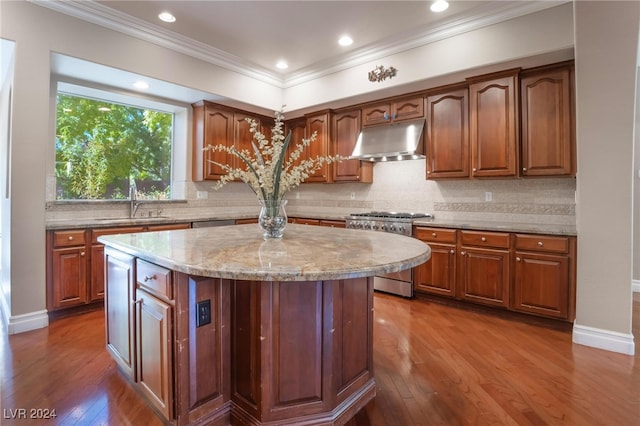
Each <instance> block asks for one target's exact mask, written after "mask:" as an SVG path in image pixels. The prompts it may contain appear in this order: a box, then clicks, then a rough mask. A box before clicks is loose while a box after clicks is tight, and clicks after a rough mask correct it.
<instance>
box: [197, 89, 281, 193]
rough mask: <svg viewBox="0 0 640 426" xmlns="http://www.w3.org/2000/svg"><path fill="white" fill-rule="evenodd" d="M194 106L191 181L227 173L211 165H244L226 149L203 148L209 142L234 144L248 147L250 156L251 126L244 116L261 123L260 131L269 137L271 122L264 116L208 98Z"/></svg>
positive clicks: (237, 146) (217, 176)
mask: <svg viewBox="0 0 640 426" xmlns="http://www.w3.org/2000/svg"><path fill="white" fill-rule="evenodd" d="M192 107H193V162H192V178H193V180H194V181H202V180H218V179H220V178H221V177H222V176H224V175H226V174H227V172H225V171H224V170H223V169H222V167H220V166H217V165H215V164H213V163H212V162H211V161H215V162H216V163H220V164H226V165H229V166H230V167H233V168H244V167H245V166H244V163H243V161H242V160H241V159H240V158H238V157H237V156H235V155H232V154H227V153H226V152H213V151H203V148H205V147H207V146H208V145H214V146H215V145H224V146H227V147H235V148H236V149H237V150H239V151H242V150H247V151H249V152H250V153H251V154H252V155H253V148H252V147H251V141H252V140H253V133H251V131H250V128H251V125H250V124H249V123H248V122H247V120H246V119H247V118H253V119H254V120H256V121H257V122H258V123H260V130H261V131H262V132H263V133H264V134H265V137H267V138H270V137H271V129H270V128H269V127H268V125H266V126H265V125H262V123H263V122H264V123H267V124H268V123H270V122H269V121H268V120H267V119H265V118H263V117H261V116H258V115H253V114H249V113H247V112H244V111H239V110H234V109H233V108H227V107H224V106H221V105H217V104H213V103H211V102H207V101H201V102H198V103H195V104H193V105H192Z"/></svg>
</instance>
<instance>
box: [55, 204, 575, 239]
mask: <svg viewBox="0 0 640 426" xmlns="http://www.w3.org/2000/svg"><path fill="white" fill-rule="evenodd" d="M288 215H289V217H304V218H310V219H325V220H345V219H346V218H348V217H349V215H348V214H331V213H313V212H303V211H298V210H295V211H292V212H288ZM255 217H256V215H255V214H237V213H236V214H234V213H233V212H230V213H229V214H215V215H212V216H207V217H202V216H181V217H162V216H160V217H150V218H135V219H130V218H98V219H95V218H85V219H78V218H74V219H63V220H49V221H47V223H46V229H47V230H56V229H80V228H103V227H114V226H138V225H140V226H149V225H158V224H171V223H190V222H204V221H214V220H234V219H249V218H255ZM413 225H414V226H426V227H439V228H455V229H476V230H482V231H499V232H523V233H534V234H549V235H567V236H575V235H577V230H576V226H575V225H559V224H543V223H529V222H526V223H525V222H510V221H500V222H492V221H486V220H469V219H465V220H456V219H440V218H437V217H436V218H435V219H433V220H426V219H415V220H414V221H413Z"/></svg>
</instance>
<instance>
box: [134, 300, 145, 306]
mask: <svg viewBox="0 0 640 426" xmlns="http://www.w3.org/2000/svg"><path fill="white" fill-rule="evenodd" d="M142 302H144V299H138V300H136V301H135V302H133V303H135V304H136V305H141V304H142Z"/></svg>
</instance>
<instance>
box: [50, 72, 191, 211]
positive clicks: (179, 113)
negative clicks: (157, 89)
mask: <svg viewBox="0 0 640 426" xmlns="http://www.w3.org/2000/svg"><path fill="white" fill-rule="evenodd" d="M58 92H63V93H65V94H69V95H73V96H80V97H86V98H90V99H96V100H104V101H106V102H112V103H116V104H123V105H128V106H133V107H135V108H142V109H151V110H155V111H160V112H166V113H169V114H173V125H172V142H171V171H170V185H171V198H169V199H166V200H157V201H164V202H170V201H174V200H175V201H181V200H185V199H186V190H185V188H184V185H177V183H178V182H181V181H184V180H185V177H186V176H187V164H186V162H185V161H182V160H186V159H187V158H189V156H188V154H189V152H188V147H189V144H188V143H187V141H188V137H189V132H188V128H189V126H188V120H189V118H190V114H189V108H188V107H189V106H188V105H185V104H183V103H181V102H179V101H173V100H170V99H163V98H157V97H154V96H150V95H147V94H144V93H138V92H135V91H127V90H123V89H119V88H114V87H109V86H104V85H100V84H96V83H92V82H87V81H81V80H75V79H69V78H64V77H60V76H52V80H51V94H50V101H51V106H50V110H51V111H52V113H51V122H50V126H49V127H50V133H51V135H52V137H51V141H52V142H51V143H50V144H49V145H48V146H49V150H50V151H49V153H48V157H49V158H50V160H49V161H48V162H47V163H48V164H47V191H46V201H47V202H53V203H69V202H84V203H92V202H94V203H105V202H119V201H120V202H121V201H122V200H117V199H107V198H104V199H96V200H84V199H64V200H58V199H56V189H57V188H56V187H57V182H56V173H55V164H56V148H55V146H56V143H55V140H56V130H57V95H58Z"/></svg>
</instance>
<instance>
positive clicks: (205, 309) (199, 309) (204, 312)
mask: <svg viewBox="0 0 640 426" xmlns="http://www.w3.org/2000/svg"><path fill="white" fill-rule="evenodd" d="M210 323H211V300H209V299H207V300H203V301H201V302H198V303H196V327H202V326H203V325H207V324H210Z"/></svg>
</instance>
